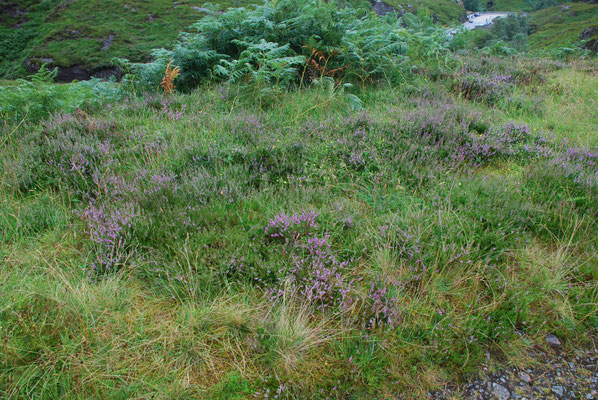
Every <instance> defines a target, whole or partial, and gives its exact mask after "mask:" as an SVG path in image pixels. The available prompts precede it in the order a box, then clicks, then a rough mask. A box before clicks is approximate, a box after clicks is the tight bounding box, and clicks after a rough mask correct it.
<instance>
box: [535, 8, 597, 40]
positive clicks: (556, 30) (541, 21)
mask: <svg viewBox="0 0 598 400" xmlns="http://www.w3.org/2000/svg"><path fill="white" fill-rule="evenodd" d="M531 22H532V24H533V26H534V32H533V33H532V35H530V39H529V41H530V45H531V46H532V48H534V49H541V48H551V47H552V48H554V47H562V46H571V45H573V44H575V43H576V42H579V41H580V39H581V38H580V35H581V34H582V32H584V31H585V30H586V29H588V28H592V27H596V28H595V29H594V33H593V34H591V33H590V35H589V37H588V38H586V39H589V40H590V41H591V40H596V39H598V4H588V3H569V4H567V5H562V6H556V7H551V8H546V9H544V10H540V11H537V12H535V13H533V14H531Z"/></svg>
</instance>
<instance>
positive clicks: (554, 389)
mask: <svg viewBox="0 0 598 400" xmlns="http://www.w3.org/2000/svg"><path fill="white" fill-rule="evenodd" d="M550 389H551V390H552V393H554V394H555V395H556V396H557V397H563V396H564V395H565V393H567V390H565V388H564V387H562V386H553V387H552V388H550Z"/></svg>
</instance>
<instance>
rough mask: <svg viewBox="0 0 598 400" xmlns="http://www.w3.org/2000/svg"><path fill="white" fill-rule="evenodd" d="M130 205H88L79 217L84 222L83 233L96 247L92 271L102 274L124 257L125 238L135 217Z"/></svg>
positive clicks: (133, 209) (132, 207) (133, 208)
mask: <svg viewBox="0 0 598 400" xmlns="http://www.w3.org/2000/svg"><path fill="white" fill-rule="evenodd" d="M135 215H136V213H135V207H134V205H133V204H131V203H125V204H121V205H120V206H119V207H114V206H113V207H110V206H105V205H99V206H98V205H96V204H94V203H90V204H89V205H88V207H87V208H86V209H85V210H83V212H82V213H81V217H82V218H83V220H84V221H85V224H86V228H85V233H86V234H87V235H88V237H89V239H90V240H91V241H92V242H93V243H94V244H95V245H96V249H95V250H96V252H95V253H96V260H95V262H94V264H93V268H94V270H96V271H97V272H103V271H105V270H110V269H112V268H113V267H115V266H117V265H118V264H120V263H121V262H122V261H123V260H124V258H125V256H126V254H125V253H126V236H127V232H128V230H130V229H131V223H132V220H133V218H134V217H135Z"/></svg>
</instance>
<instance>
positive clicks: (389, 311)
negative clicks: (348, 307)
mask: <svg viewBox="0 0 598 400" xmlns="http://www.w3.org/2000/svg"><path fill="white" fill-rule="evenodd" d="M393 286H394V285H393V283H392V281H391V279H390V278H389V277H388V276H386V275H384V276H382V277H379V278H377V279H374V280H372V283H371V286H370V289H369V291H368V294H367V297H366V299H365V303H366V304H365V305H364V307H363V308H362V310H361V316H360V317H361V326H362V328H363V329H375V328H377V327H390V328H393V327H396V326H397V325H398V323H399V317H400V310H399V305H398V300H397V298H396V297H395V296H392V295H391V294H390V290H389V289H390V288H392V287H393Z"/></svg>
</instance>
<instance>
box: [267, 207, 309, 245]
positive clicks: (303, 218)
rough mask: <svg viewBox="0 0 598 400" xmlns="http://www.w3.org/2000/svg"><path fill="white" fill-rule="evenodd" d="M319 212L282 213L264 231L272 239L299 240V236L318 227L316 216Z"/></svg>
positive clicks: (269, 222)
mask: <svg viewBox="0 0 598 400" xmlns="http://www.w3.org/2000/svg"><path fill="white" fill-rule="evenodd" d="M318 215H319V213H317V212H315V211H309V212H303V213H301V214H298V213H295V214H293V215H287V214H285V213H280V214H278V215H276V216H274V218H272V219H271V220H270V221H268V224H267V225H266V228H265V229H264V233H265V234H266V237H267V238H269V239H271V240H277V239H278V240H284V239H288V240H297V239H299V237H301V236H303V235H306V234H308V233H309V232H310V231H312V230H314V229H317V227H318V226H317V224H316V218H317V217H318Z"/></svg>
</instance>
